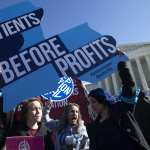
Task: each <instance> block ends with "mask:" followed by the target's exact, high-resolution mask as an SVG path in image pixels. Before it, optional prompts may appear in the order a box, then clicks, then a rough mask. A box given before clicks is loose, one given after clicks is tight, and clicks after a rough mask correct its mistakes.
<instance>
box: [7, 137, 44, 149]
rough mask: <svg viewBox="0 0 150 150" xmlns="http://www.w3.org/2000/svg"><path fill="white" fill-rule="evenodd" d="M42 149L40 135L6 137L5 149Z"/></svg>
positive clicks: (42, 141)
mask: <svg viewBox="0 0 150 150" xmlns="http://www.w3.org/2000/svg"><path fill="white" fill-rule="evenodd" d="M34 149H35V150H44V140H43V137H41V136H14V137H7V138H6V150H34Z"/></svg>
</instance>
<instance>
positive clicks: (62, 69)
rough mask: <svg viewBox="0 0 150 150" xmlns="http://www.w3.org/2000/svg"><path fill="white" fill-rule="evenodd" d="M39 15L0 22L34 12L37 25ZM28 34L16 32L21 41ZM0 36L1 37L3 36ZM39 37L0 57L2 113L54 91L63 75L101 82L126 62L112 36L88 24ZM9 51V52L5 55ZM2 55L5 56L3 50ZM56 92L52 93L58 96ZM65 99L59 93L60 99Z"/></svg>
mask: <svg viewBox="0 0 150 150" xmlns="http://www.w3.org/2000/svg"><path fill="white" fill-rule="evenodd" d="M28 11H29V10H28ZM37 12H38V13H37ZM39 12H40V13H42V9H36V10H32V11H31V10H30V11H29V12H24V13H21V14H20V15H18V14H17V16H16V17H15V16H13V17H12V18H9V19H5V20H3V22H4V23H5V22H7V21H8V20H10V21H12V20H14V19H15V18H18V16H24V15H28V14H32V13H34V14H35V15H34V17H35V16H36V17H37V18H36V19H33V20H34V23H35V22H36V21H37V22H36V25H37V26H38V25H39V24H40V20H41V16H42V15H36V14H39ZM32 17H33V16H32ZM32 17H31V18H32ZM29 18H30V17H29ZM31 18H30V19H31ZM38 19H39V20H38ZM34 25H35V24H33V28H32V27H31V28H32V29H30V30H29V31H30V35H28V36H30V38H31V39H32V37H35V36H36V35H35V33H33V32H32V30H34V29H35V28H37V27H35V26H34ZM39 30H40V29H39ZM29 31H26V30H24V28H23V29H22V30H20V31H17V32H18V33H19V34H21V36H22V34H23V39H25V40H26V38H25V37H24V34H25V33H27V32H29ZM10 33H11V32H10ZM37 33H38V32H37ZM14 35H15V34H14ZM14 35H12V36H14ZM16 35H18V34H16ZM39 35H41V34H39ZM12 36H11V37H12ZM2 37H4V35H3V34H2ZM39 37H40V38H41V40H38V41H37V42H35V41H33V42H32V43H30V45H27V44H25V43H26V42H25V41H24V42H23V44H20V45H19V46H18V49H19V50H18V51H15V52H13V53H11V54H10V55H3V56H7V57H2V59H1V60H0V68H1V74H0V78H2V82H1V84H0V86H1V88H2V92H3V93H4V100H5V101H4V109H5V110H9V109H10V108H12V107H14V106H15V105H16V104H17V103H18V102H19V101H21V100H24V99H27V98H29V97H32V96H36V95H41V94H44V93H48V92H50V91H55V90H56V89H57V82H58V81H59V79H60V78H61V77H64V76H69V77H70V76H71V77H76V78H79V79H81V80H84V81H89V82H96V81H98V80H101V79H104V78H105V77H107V76H108V75H110V74H111V73H112V72H114V71H116V67H117V63H118V62H119V61H122V60H127V59H128V58H127V56H125V55H124V54H122V55H120V54H118V50H117V48H116V41H115V39H114V38H113V37H112V36H108V35H101V34H99V33H98V32H96V31H94V30H93V29H91V28H90V27H89V26H88V24H81V25H79V26H77V27H74V28H72V29H70V30H68V31H65V32H63V33H60V34H58V35H55V36H53V37H50V38H48V39H43V38H42V36H39ZM6 39H7V38H6ZM12 39H13V38H12ZM33 39H34V38H33ZM2 45H3V44H2ZM9 51H10V50H9V49H8V50H7V52H9ZM3 53H4V54H5V51H3ZM67 87H69V85H67ZM58 89H59V90H58V91H57V90H56V91H57V92H59V93H61V92H62V91H61V90H60V88H58ZM56 91H55V92H54V93H57V92H56ZM54 93H53V94H52V95H51V96H50V97H53V99H55V100H58V99H57V96H58V95H57V96H56V95H55V94H54ZM68 94H69V92H68ZM59 96H60V95H59ZM65 96H66V95H63V94H62V93H61V97H65ZM67 96H68V95H67ZM59 98H60V97H59Z"/></svg>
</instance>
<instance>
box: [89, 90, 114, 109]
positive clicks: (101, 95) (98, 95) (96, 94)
mask: <svg viewBox="0 0 150 150" xmlns="http://www.w3.org/2000/svg"><path fill="white" fill-rule="evenodd" d="M88 96H89V97H90V96H91V97H93V98H95V99H96V100H97V102H98V103H100V104H104V105H107V106H109V107H110V106H111V101H110V100H108V95H107V93H106V92H105V91H104V90H103V89H102V88H96V89H94V90H91V91H90V93H89V94H88ZM109 96H110V95H109Z"/></svg>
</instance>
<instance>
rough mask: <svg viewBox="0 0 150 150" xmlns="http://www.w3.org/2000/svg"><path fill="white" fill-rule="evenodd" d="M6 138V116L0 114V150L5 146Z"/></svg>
mask: <svg viewBox="0 0 150 150" xmlns="http://www.w3.org/2000/svg"><path fill="white" fill-rule="evenodd" d="M5 138H6V114H5V113H1V114H0V149H2V148H3V147H4V145H5Z"/></svg>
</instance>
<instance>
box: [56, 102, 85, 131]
mask: <svg viewBox="0 0 150 150" xmlns="http://www.w3.org/2000/svg"><path fill="white" fill-rule="evenodd" d="M73 106H75V107H77V108H78V110H79V111H78V120H77V125H76V128H77V131H78V129H79V128H80V126H81V125H82V124H83V121H82V117H81V112H80V107H79V105H78V104H76V103H68V104H67V106H65V107H64V111H63V115H62V117H61V119H60V127H59V130H58V132H61V131H62V130H63V129H65V128H67V126H68V124H69V122H68V113H69V111H70V110H71V109H72V107H73Z"/></svg>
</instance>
